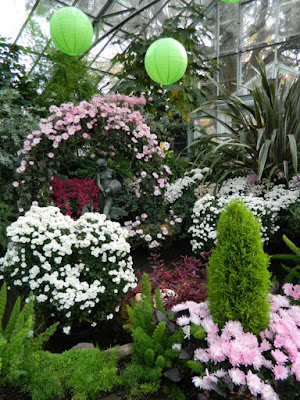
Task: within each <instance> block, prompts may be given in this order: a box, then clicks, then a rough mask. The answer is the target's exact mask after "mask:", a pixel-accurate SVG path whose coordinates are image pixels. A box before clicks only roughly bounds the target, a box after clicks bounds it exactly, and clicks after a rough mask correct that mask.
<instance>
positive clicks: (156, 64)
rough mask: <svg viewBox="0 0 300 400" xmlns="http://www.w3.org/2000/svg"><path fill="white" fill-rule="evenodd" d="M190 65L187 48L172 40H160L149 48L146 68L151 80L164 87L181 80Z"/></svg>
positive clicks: (146, 56)
mask: <svg viewBox="0 0 300 400" xmlns="http://www.w3.org/2000/svg"><path fill="white" fill-rule="evenodd" d="M187 63H188V58H187V54H186V51H185V48H184V47H183V46H182V44H181V43H179V42H178V41H177V40H175V39H172V38H163V39H158V40H156V41H155V42H154V43H152V44H151V46H150V47H149V48H148V50H147V53H146V55H145V68H146V71H147V74H148V75H149V76H150V78H151V79H152V80H153V81H154V82H157V83H160V84H162V85H171V84H172V83H174V82H177V81H178V80H179V79H181V78H182V77H183V75H184V73H185V70H186V67H187Z"/></svg>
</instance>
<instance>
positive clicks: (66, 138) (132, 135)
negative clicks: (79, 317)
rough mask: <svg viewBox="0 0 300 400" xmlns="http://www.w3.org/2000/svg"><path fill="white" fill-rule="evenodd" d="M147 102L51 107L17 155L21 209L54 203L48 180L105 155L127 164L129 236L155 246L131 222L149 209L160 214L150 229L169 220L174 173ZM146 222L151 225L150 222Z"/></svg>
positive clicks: (121, 99) (108, 100)
mask: <svg viewBox="0 0 300 400" xmlns="http://www.w3.org/2000/svg"><path fill="white" fill-rule="evenodd" d="M145 104H146V99H145V98H144V96H141V97H130V96H124V95H119V94H109V95H106V96H96V97H94V98H93V99H92V101H91V102H87V101H82V102H81V103H79V104H78V105H75V106H74V105H73V104H71V103H70V104H62V105H61V106H60V107H57V106H51V107H50V109H49V111H50V116H49V117H48V118H43V119H41V120H40V124H39V128H40V129H39V130H35V131H33V132H32V133H30V134H29V135H28V136H27V138H26V140H25V141H24V143H23V148H22V149H20V150H19V152H18V154H19V156H20V157H21V162H20V166H19V167H18V168H17V172H18V173H19V176H20V179H19V180H18V182H15V186H16V187H17V190H18V192H19V209H20V211H24V210H27V209H28V208H29V207H30V205H31V204H32V202H33V201H38V203H39V205H49V204H51V187H50V185H49V182H50V181H51V179H52V178H53V176H55V175H57V174H61V173H62V174H63V175H65V176H66V177H70V175H72V176H73V177H74V176H76V171H74V163H75V164H76V162H77V163H83V164H84V163H85V162H87V163H90V165H91V164H95V165H96V158H98V157H105V158H106V159H108V160H110V161H111V162H112V163H115V165H124V163H127V169H128V171H129V172H128V171H127V172H128V174H129V179H128V180H127V183H126V184H125V186H126V187H125V189H126V192H127V193H130V194H132V196H133V197H134V200H133V199H132V198H131V199H130V201H129V203H130V204H129V207H130V208H131V209H132V210H135V212H136V214H137V215H135V216H133V215H130V218H131V220H130V221H128V223H127V225H126V226H127V227H128V226H130V227H131V228H130V230H131V235H132V236H136V234H134V233H132V232H133V231H136V230H139V231H140V236H141V237H142V239H143V237H145V236H146V235H148V236H147V241H148V242H149V243H153V242H154V244H155V246H156V243H158V242H157V240H155V241H154V240H152V235H151V234H150V233H149V232H148V231H147V233H146V232H144V231H143V230H142V231H141V229H134V228H136V227H137V226H136V225H133V224H134V223H135V220H136V219H138V220H141V218H140V216H141V215H146V214H145V209H147V207H148V215H149V214H150V213H149V207H151V208H153V209H155V210H156V212H155V213H154V215H152V217H153V218H152V219H153V221H152V222H151V223H152V225H153V224H156V225H157V224H160V225H161V224H162V221H164V220H165V219H166V215H165V208H166V207H164V206H163V203H164V201H163V194H164V191H165V187H166V185H167V183H168V182H169V178H170V176H171V175H172V172H171V170H170V169H169V167H168V166H167V165H165V164H164V158H165V154H164V152H163V150H162V149H161V147H160V145H159V142H158V139H157V136H156V135H155V134H154V133H151V131H150V127H149V126H148V125H147V124H146V123H145V121H144V119H143V116H142V114H141V112H140V111H139V108H140V107H142V106H143V105H145ZM74 160H75V161H74ZM75 169H76V168H75ZM76 177H77V176H76ZM137 199H140V200H139V203H140V204H139V205H137V204H136V201H137ZM145 207H146V208H145ZM148 215H147V218H148ZM130 218H129V219H130ZM132 219H133V221H132ZM147 222H148V225H149V223H150V219H149V218H148V221H147ZM142 232H143V233H142ZM149 237H150V238H151V240H149ZM155 246H152V247H155Z"/></svg>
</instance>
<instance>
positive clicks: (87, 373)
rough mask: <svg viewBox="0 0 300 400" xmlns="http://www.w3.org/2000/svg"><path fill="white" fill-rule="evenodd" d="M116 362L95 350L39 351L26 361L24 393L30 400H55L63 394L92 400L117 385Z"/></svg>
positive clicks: (115, 357)
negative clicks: (27, 394) (30, 397)
mask: <svg viewBox="0 0 300 400" xmlns="http://www.w3.org/2000/svg"><path fill="white" fill-rule="evenodd" d="M117 362H118V357H117V356H116V354H115V353H113V352H110V354H106V353H104V352H103V351H100V350H99V349H90V350H87V349H86V350H74V349H73V350H72V349H71V350H68V351H65V352H63V353H61V354H55V353H50V352H48V351H40V352H37V353H35V357H33V358H31V359H28V360H27V363H26V366H25V369H26V372H27V376H26V390H28V391H29V392H30V393H31V395H32V399H33V400H50V399H53V400H56V399H59V398H61V397H63V396H65V395H66V394H67V393H72V399H74V400H87V399H89V400H93V399H96V398H98V397H99V395H100V394H101V393H103V392H109V391H111V390H112V389H113V388H114V387H116V386H117V385H118V383H119V381H120V379H119V376H118V375H117V370H118V368H117Z"/></svg>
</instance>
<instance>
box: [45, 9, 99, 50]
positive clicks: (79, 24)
mask: <svg viewBox="0 0 300 400" xmlns="http://www.w3.org/2000/svg"><path fill="white" fill-rule="evenodd" d="M50 34H51V38H52V40H53V42H54V44H55V46H56V47H57V48H58V49H59V50H60V51H62V52H63V53H66V54H69V55H70V56H78V55H79V54H82V53H84V52H85V51H87V50H88V49H89V48H90V46H91V43H92V40H93V26H92V24H91V22H90V20H89V19H88V17H87V16H86V15H85V14H84V13H83V12H82V11H80V10H79V9H78V8H75V7H64V8H61V9H59V10H57V11H56V12H55V13H54V14H53V16H52V18H51V20H50Z"/></svg>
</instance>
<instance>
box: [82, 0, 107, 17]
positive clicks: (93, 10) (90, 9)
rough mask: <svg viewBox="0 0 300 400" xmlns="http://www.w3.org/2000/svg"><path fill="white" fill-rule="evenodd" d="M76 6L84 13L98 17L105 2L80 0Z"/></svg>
mask: <svg viewBox="0 0 300 400" xmlns="http://www.w3.org/2000/svg"><path fill="white" fill-rule="evenodd" d="M76 7H77V8H79V9H80V10H81V11H83V12H84V13H87V14H90V15H92V16H93V17H96V16H97V15H98V13H99V12H100V10H101V9H102V7H103V2H100V3H99V2H98V1H95V0H79V1H78V3H77V4H76Z"/></svg>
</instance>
